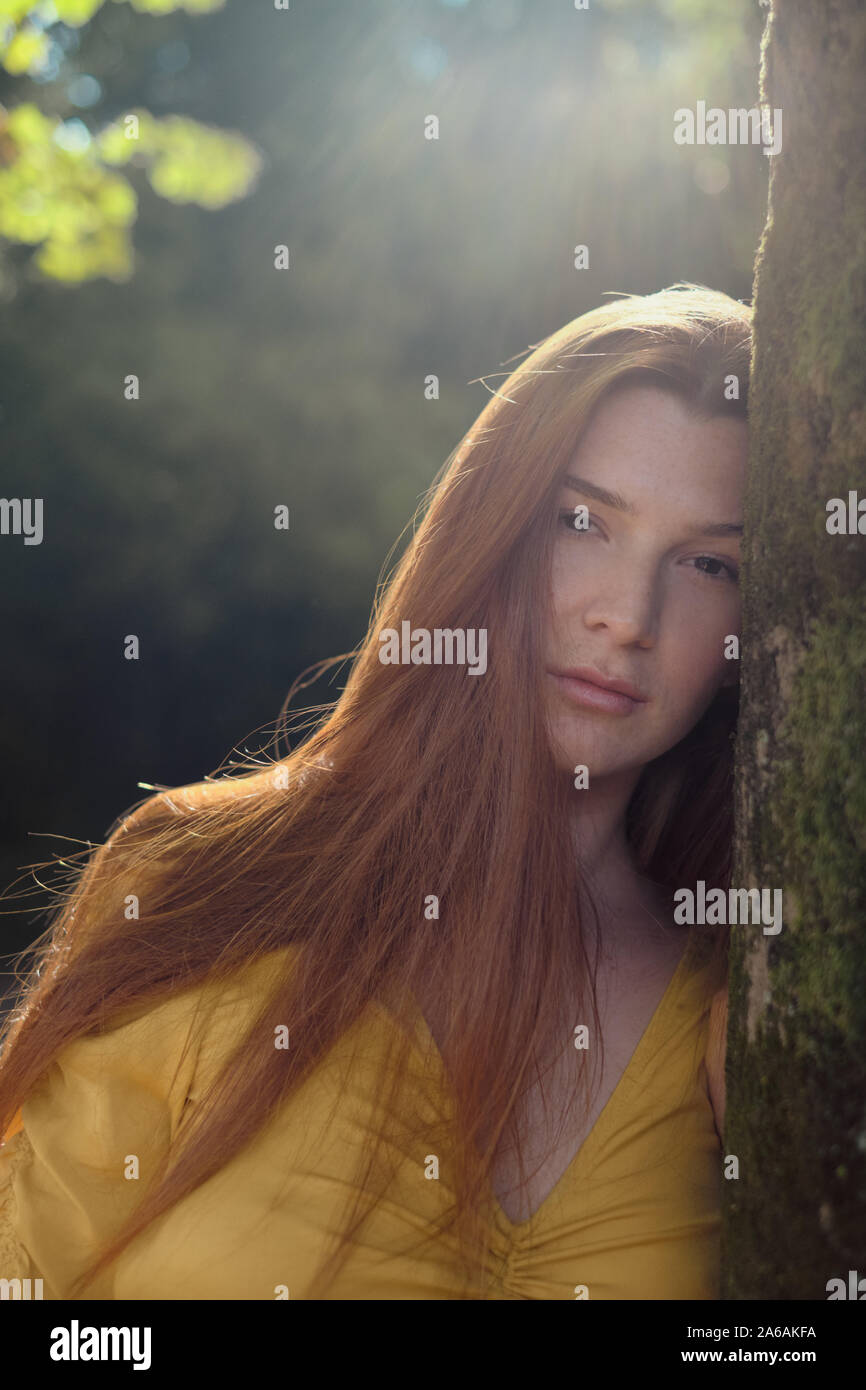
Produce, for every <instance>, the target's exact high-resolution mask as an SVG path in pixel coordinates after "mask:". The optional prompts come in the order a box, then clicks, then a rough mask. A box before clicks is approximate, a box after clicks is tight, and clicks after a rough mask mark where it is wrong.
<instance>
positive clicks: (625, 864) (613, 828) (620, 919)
mask: <svg viewBox="0 0 866 1390" xmlns="http://www.w3.org/2000/svg"><path fill="white" fill-rule="evenodd" d="M639 777H640V769H637V770H633V771H628V772H624V773H618V774H615V775H613V776H611V777H606V778H601V779H600V780H599V781H597V782H596V783H595V785H594V786H592V787H588V788H587V789H586V790H584V791H578V792H575V794H574V802H573V811H572V817H571V828H572V840H573V843H574V848H575V854H576V855H577V859H578V863H579V866H580V871H581V878H582V880H583V881H584V882H585V883H586V885H587V890H588V893H587V895H591V901H592V902H593V903H594V904H595V906H596V907H597V908H598V910H599V913H600V917H601V921H600V928H601V931H602V934H603V936H604V937H605V938H606V939H607V938H608V937H610V936H612V935H613V934H614V933H615V932H616V931H617V930H618V929H620V930H627V929H628V928H629V927H631V926H634V925H635V923H636V922H641V923H643V924H644V929H646V926H647V925H649V917H648V916H647V914H649V915H650V916H651V917H653V918H657V917H658V915H659V912H660V910H661V911H663V910H664V908H663V896H664V895H663V894H661V893H660V890H659V888H658V887H657V886H656V885H655V884H653V883H651V882H650V880H648V879H647V878H645V877H644V876H643V875H642V874H641V873H640V871H639V869H638V867H637V864H636V862H635V857H634V852H633V850H632V848H631V846H630V845H629V843H628V840H627V838H626V811H627V809H628V804H629V801H630V800H631V797H632V793H633V792H634V789H635V787H636V786H637V782H638V779H639ZM586 905H587V897H586V896H585V897H584V901H583V903H582V904H581V906H582V907H584V908H585V907H586Z"/></svg>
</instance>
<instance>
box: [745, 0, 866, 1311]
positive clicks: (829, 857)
mask: <svg viewBox="0 0 866 1390" xmlns="http://www.w3.org/2000/svg"><path fill="white" fill-rule="evenodd" d="M864 88H866V7H864V4H863V0H820V3H816V0H773V4H772V9H771V11H770V14H769V17H768V23H767V29H766V31H765V34H764V39H763V45H762V63H761V103H762V105H767V106H769V107H771V108H774V109H775V108H781V109H782V112H783V127H782V148H781V152H780V153H779V154H777V155H775V156H772V160H771V169H770V195H769V205H768V212H767V221H766V225H765V227H764V232H763V236H762V239H761V243H760V247H759V251H758V257H757V262H756V269H755V295H754V303H755V322H754V327H755V351H754V357H753V363H752V375H751V383H750V391H751V405H750V419H751V431H750V433H751V442H750V462H749V480H748V484H747V495H746V508H745V512H746V521H745V525H746V533H745V564H744V570H745V579H744V615H743V629H742V634H743V640H742V644H741V651H742V661H741V678H742V688H741V694H742V702H741V718H740V726H739V733H738V740H737V763H736V796H737V840H736V849H735V867H734V885H735V886H738V887H761V888H771V889H772V888H781V889H782V890H783V900H782V901H783V926H782V930H781V932H779V934H778V935H775V936H774V935H768V934H764V932H763V927H762V925H757V926H741V927H732V946H731V973H730V1007H729V1022H728V1050H727V1067H726V1075H727V1087H728V1111H727V1119H726V1130H725V1153H726V1155H733V1156H735V1157H736V1159H737V1160H738V1166H739V1176H738V1177H727V1176H726V1177H725V1178H724V1179H723V1225H722V1285H721V1296H722V1298H727V1299H815V1300H819V1299H820V1300H823V1299H827V1298H829V1297H830V1291H829V1290H828V1287H827V1286H828V1281H830V1280H832V1279H841V1280H844V1281H845V1283H846V1284H848V1282H849V1271H850V1270H856V1271H857V1275H858V1278H863V1279H864V1283H863V1287H862V1290H861V1291H860V1296H861V1297H863V1298H866V858H864V850H866V713H864V706H866V699H864V691H866V585H864V577H866V535H861V534H859V533H855V534H853V535H851V534H841V535H835V534H829V533H828V530H827V520H828V513H827V509H826V508H827V503H828V501H829V500H830V499H831V498H842V499H845V500H846V501H847V499H848V493H849V490H855V491H856V490H857V489H859V497H860V498H862V499H866V467H864V455H866V345H864V340H866V119H864V112H866V101H864ZM863 529H864V531H866V506H864V514H863ZM727 1167H728V1169H729V1170H730V1169H731V1168H732V1167H733V1165H732V1164H731V1163H728V1164H727ZM849 1296H850V1295H849Z"/></svg>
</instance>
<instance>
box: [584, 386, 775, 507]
mask: <svg viewBox="0 0 866 1390" xmlns="http://www.w3.org/2000/svg"><path fill="white" fill-rule="evenodd" d="M747 451H748V429H747V426H746V423H745V421H744V420H743V419H742V418H740V417H738V416H734V415H733V414H731V415H730V416H728V417H726V416H725V415H724V414H720V415H718V416H713V417H711V418H707V417H706V416H702V415H698V414H695V413H694V411H692V410H690V408H689V406H688V405H687V404H686V402H685V401H684V400H683V399H682V397H681V396H679V395H678V394H677V393H676V392H674V391H669V390H665V389H664V388H662V387H658V386H647V385H634V384H631V383H630V384H628V385H623V386H621V387H617V388H614V389H613V390H611V391H609V392H608V393H607V394H606V395H605V396H604V397H602V399H601V401H600V402H599V404H598V405H597V406H596V407H595V409H594V411H593V412H592V415H591V416H590V419H589V422H588V424H587V426H586V428H585V430H584V431H583V433H582V435H581V437H580V440H579V441H578V444H577V446H576V448H575V450H574V451H573V454H572V459H571V466H570V468H569V471H570V472H572V473H576V474H578V475H579V476H580V477H581V478H585V479H586V480H587V481H588V482H593V483H597V484H598V485H599V486H601V487H606V488H608V489H610V490H612V491H616V492H619V493H622V495H623V496H624V497H625V498H626V500H627V501H629V502H633V503H634V504H635V505H636V506H637V508H638V510H639V509H640V507H641V504H642V503H643V504H644V505H648V504H649V503H651V502H652V503H656V504H657V503H659V502H662V501H663V502H666V503H667V505H668V506H669V507H671V508H677V509H681V508H683V509H687V510H690V511H691V510H692V509H693V507H694V506H696V505H698V504H700V503H703V509H704V510H705V509H706V506H707V505H708V504H710V505H713V504H715V505H716V506H717V507H718V506H726V507H728V508H729V509H730V508H731V507H735V508H737V507H739V506H741V504H742V492H743V486H744V482H745V467H746V457H747ZM725 519H727V520H730V519H731V518H725Z"/></svg>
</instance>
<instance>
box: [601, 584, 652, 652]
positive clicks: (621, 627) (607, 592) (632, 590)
mask: <svg viewBox="0 0 866 1390" xmlns="http://www.w3.org/2000/svg"><path fill="white" fill-rule="evenodd" d="M583 621H584V624H585V625H586V627H587V628H588V629H589V630H590V631H592V632H599V631H604V630H606V631H608V632H609V633H610V635H611V637H612V638H613V640H614V641H615V642H616V643H617V645H619V646H624V647H625V646H639V647H647V648H648V647H652V646H653V645H654V643H655V640H656V634H657V629H658V595H657V593H656V585H655V582H654V577H653V575H651V574H650V573H649V572H648V570H646V569H644V568H643V567H641V568H640V570H634V571H632V570H629V569H625V568H620V569H619V571H618V572H617V573H611V572H610V571H609V570H608V571H607V573H606V574H605V576H604V578H603V579H602V580H601V582H600V584H599V587H598V588H597V589H596V590H595V592H594V593H593V594H591V596H590V597H589V598H588V599H587V600H586V602H585V604H584V610H583Z"/></svg>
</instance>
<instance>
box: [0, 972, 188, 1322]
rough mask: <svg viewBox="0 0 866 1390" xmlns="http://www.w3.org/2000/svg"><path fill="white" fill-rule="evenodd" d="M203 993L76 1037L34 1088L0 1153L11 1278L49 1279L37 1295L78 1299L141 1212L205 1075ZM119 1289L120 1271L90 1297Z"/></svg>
mask: <svg viewBox="0 0 866 1390" xmlns="http://www.w3.org/2000/svg"><path fill="white" fill-rule="evenodd" d="M201 994H202V990H201V988H197V989H192V990H188V991H186V992H184V993H182V994H179V995H176V996H172V997H171V998H170V999H169V1000H168V1001H167V1002H164V1003H159V1004H157V1005H153V1004H150V1006H149V1008H147V1009H146V1010H145V1011H144V1012H142V1010H141V1007H140V1006H139V1010H138V1016H137V1017H132V1018H130V1017H129V1012H130V1011H127V1014H126V1021H125V1022H121V1023H119V1024H118V1023H117V1022H115V1023H114V1024H113V1025H112V1026H111V1027H110V1029H109V1030H108V1031H104V1032H101V1033H95V1034H89V1035H87V1036H85V1037H82V1038H78V1039H76V1040H75V1041H74V1042H73V1043H71V1044H69V1045H68V1046H67V1047H66V1048H65V1049H64V1050H63V1051H62V1052H61V1053H60V1054H59V1056H58V1058H57V1059H56V1060H55V1061H54V1062H53V1063H52V1064H51V1066H50V1067H49V1068H48V1069H47V1071H46V1072H45V1073H44V1074H43V1076H42V1077H41V1078H40V1080H39V1082H38V1083H37V1085H36V1086H35V1087H34V1088H33V1089H32V1091H31V1092H30V1094H29V1095H28V1097H27V1099H26V1100H25V1102H24V1104H23V1105H22V1106H21V1108H20V1110H19V1111H18V1113H17V1115H16V1117H15V1119H14V1120H13V1122H12V1124H11V1125H10V1127H9V1129H8V1130H7V1133H6V1136H5V1143H4V1144H3V1145H2V1147H0V1279H8V1280H14V1279H30V1280H31V1281H33V1280H42V1284H41V1286H34V1285H31V1290H32V1291H31V1293H30V1297H33V1298H39V1297H41V1298H45V1299H61V1298H65V1297H68V1294H67V1290H68V1289H69V1287H70V1286H71V1284H72V1283H73V1281H74V1280H75V1279H76V1278H77V1277H78V1275H79V1274H80V1273H81V1272H82V1271H83V1270H84V1268H85V1267H86V1266H87V1265H88V1264H89V1263H90V1261H91V1260H92V1259H93V1258H94V1256H95V1255H96V1253H97V1251H98V1250H99V1249H101V1248H102V1247H103V1245H104V1244H105V1242H106V1241H107V1240H108V1238H109V1237H110V1236H112V1235H113V1234H115V1233H116V1231H117V1229H118V1227H119V1226H120V1224H121V1222H122V1221H124V1220H125V1219H126V1218H127V1217H128V1216H129V1215H130V1213H131V1212H132V1210H133V1209H134V1208H135V1207H136V1206H137V1205H138V1203H139V1201H140V1200H141V1197H142V1196H143V1193H144V1189H145V1188H146V1186H147V1185H148V1183H149V1180H150V1178H151V1177H152V1175H153V1173H154V1170H155V1168H156V1165H157V1163H158V1162H159V1160H160V1159H161V1158H162V1157H163V1155H164V1154H165V1152H166V1150H167V1148H168V1145H169V1143H170V1141H171V1139H172V1137H173V1135H174V1134H175V1132H176V1130H177V1126H178V1122H179V1120H180V1115H181V1112H182V1110H183V1107H184V1102H185V1098H186V1095H187V1093H188V1091H189V1088H190V1084H191V1081H192V1077H193V1075H194V1071H195V1065H196V1055H197V1051H198V1048H199V1047H200V1046H201V1041H200V1034H199V1031H198V1029H196V1028H195V1027H194V1026H193V1025H194V1023H195V1020H196V1017H197V1006H198V1004H199V1003H200V998H201ZM112 1282H113V1276H112V1272H111V1268H110V1267H109V1269H108V1270H106V1271H105V1272H104V1273H103V1274H102V1275H100V1277H99V1279H97V1280H95V1281H94V1283H93V1284H92V1285H90V1286H88V1287H87V1288H86V1289H85V1291H84V1295H83V1296H84V1297H85V1298H102V1299H110V1298H112V1297H113V1293H112ZM0 1287H2V1288H4V1289H5V1287H6V1286H0ZM11 1296H12V1297H16V1296H23V1297H26V1296H27V1294H26V1293H23V1294H20V1295H19V1293H18V1292H17V1291H12V1292H11Z"/></svg>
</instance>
